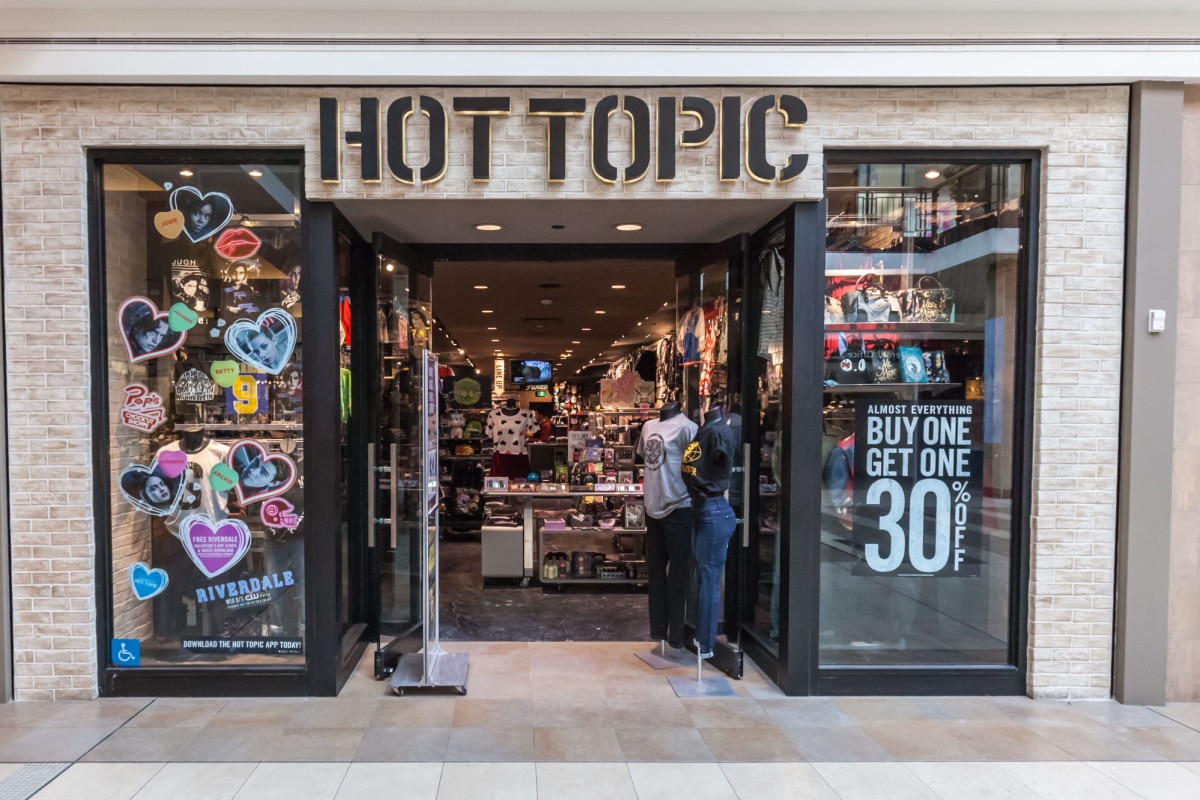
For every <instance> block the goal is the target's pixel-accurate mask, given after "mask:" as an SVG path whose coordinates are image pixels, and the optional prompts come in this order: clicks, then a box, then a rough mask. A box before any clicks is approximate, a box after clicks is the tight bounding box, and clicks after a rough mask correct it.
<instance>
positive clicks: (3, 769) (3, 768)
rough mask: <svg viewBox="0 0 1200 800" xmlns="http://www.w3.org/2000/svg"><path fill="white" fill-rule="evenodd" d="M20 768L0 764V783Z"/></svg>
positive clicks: (19, 766)
mask: <svg viewBox="0 0 1200 800" xmlns="http://www.w3.org/2000/svg"><path fill="white" fill-rule="evenodd" d="M20 768H21V765H20V764H0V781H2V780H4V779H5V778H7V777H8V776H9V775H12V774H13V773H14V772H16V771H17V770H19V769H20Z"/></svg>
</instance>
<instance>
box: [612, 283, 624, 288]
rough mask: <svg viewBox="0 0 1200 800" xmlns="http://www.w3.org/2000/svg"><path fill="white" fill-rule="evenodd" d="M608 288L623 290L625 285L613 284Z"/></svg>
mask: <svg viewBox="0 0 1200 800" xmlns="http://www.w3.org/2000/svg"><path fill="white" fill-rule="evenodd" d="M608 288H610V289H624V288H625V284H623V283H614V284H613V285H612V286H610V287H608Z"/></svg>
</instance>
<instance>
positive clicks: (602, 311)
mask: <svg viewBox="0 0 1200 800" xmlns="http://www.w3.org/2000/svg"><path fill="white" fill-rule="evenodd" d="M596 313H597V314H604V313H607V312H606V311H605V310H604V309H603V308H597V309H596Z"/></svg>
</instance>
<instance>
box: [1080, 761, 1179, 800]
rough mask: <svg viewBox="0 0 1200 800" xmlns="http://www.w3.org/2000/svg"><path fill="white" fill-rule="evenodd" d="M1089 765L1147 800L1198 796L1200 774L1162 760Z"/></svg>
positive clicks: (1169, 799)
mask: <svg viewBox="0 0 1200 800" xmlns="http://www.w3.org/2000/svg"><path fill="white" fill-rule="evenodd" d="M1088 766H1090V767H1092V768H1093V769H1095V770H1096V771H1097V772H1100V773H1102V774H1104V775H1106V776H1108V777H1109V778H1111V779H1113V780H1114V781H1116V782H1117V783H1119V784H1121V785H1122V786H1124V787H1125V788H1126V789H1129V790H1130V791H1132V792H1135V793H1136V794H1137V795H1139V796H1140V797H1143V798H1145V800H1195V799H1196V798H1197V797H1200V774H1197V773H1195V772H1192V771H1191V770H1188V769H1185V768H1184V767H1182V766H1180V765H1179V764H1171V763H1168V762H1163V761H1107V762H1091V763H1089V765H1088Z"/></svg>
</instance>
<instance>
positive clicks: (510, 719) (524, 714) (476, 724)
mask: <svg viewBox="0 0 1200 800" xmlns="http://www.w3.org/2000/svg"><path fill="white" fill-rule="evenodd" d="M531 725H533V705H532V703H531V702H530V701H529V700H474V699H464V700H459V701H458V702H456V703H455V704H454V727H456V728H497V727H500V728H520V727H529V726H531Z"/></svg>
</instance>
